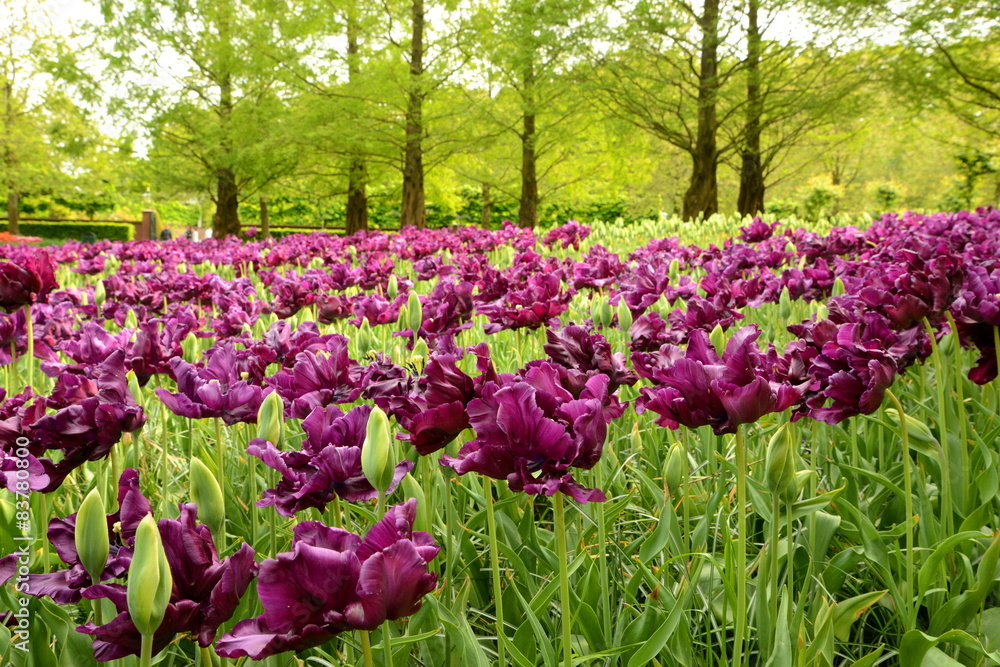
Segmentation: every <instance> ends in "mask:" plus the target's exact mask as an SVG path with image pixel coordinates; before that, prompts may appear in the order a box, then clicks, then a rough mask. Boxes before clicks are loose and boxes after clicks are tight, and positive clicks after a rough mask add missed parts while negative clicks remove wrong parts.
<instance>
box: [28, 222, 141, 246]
mask: <svg viewBox="0 0 1000 667" xmlns="http://www.w3.org/2000/svg"><path fill="white" fill-rule="evenodd" d="M18 233H19V234H23V235H26V236H40V237H42V238H43V239H73V240H76V241H79V240H80V239H82V238H83V237H84V236H85V235H87V234H93V235H94V236H95V237H96V238H97V239H98V240H100V239H107V240H109V241H131V240H132V239H133V238H135V227H133V226H132V225H130V224H128V223H121V222H86V221H81V222H22V223H21V224H20V228H19V232H18Z"/></svg>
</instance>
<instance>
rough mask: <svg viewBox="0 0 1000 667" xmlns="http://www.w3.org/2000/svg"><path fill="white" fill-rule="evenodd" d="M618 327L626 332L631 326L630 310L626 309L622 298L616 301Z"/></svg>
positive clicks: (626, 305)
mask: <svg viewBox="0 0 1000 667" xmlns="http://www.w3.org/2000/svg"><path fill="white" fill-rule="evenodd" d="M618 328H619V329H621V330H622V331H624V332H626V333H628V330H629V329H631V328H632V311H631V310H629V309H628V304H626V303H625V299H624V298H622V299H620V300H619V301H618Z"/></svg>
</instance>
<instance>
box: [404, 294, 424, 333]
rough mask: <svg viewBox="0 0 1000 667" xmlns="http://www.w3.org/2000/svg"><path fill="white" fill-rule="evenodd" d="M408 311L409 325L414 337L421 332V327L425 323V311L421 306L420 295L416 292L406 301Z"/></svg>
mask: <svg viewBox="0 0 1000 667" xmlns="http://www.w3.org/2000/svg"><path fill="white" fill-rule="evenodd" d="M406 311H407V315H408V319H407V324H408V325H409V327H410V329H411V330H412V331H413V333H414V335H416V333H417V332H418V331H420V325H421V324H423V323H424V309H423V307H422V306H421V305H420V295H419V294H417V293H416V292H410V296H409V298H408V299H407V300H406Z"/></svg>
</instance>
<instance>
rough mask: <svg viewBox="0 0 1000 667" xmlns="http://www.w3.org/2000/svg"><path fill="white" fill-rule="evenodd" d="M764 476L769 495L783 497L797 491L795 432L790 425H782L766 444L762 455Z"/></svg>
mask: <svg viewBox="0 0 1000 667" xmlns="http://www.w3.org/2000/svg"><path fill="white" fill-rule="evenodd" d="M764 475H765V479H764V481H765V483H766V484H767V490H768V491H770V492H771V493H774V494H777V495H780V496H782V497H785V496H786V495H788V494H789V493H791V492H792V490H796V491H797V487H796V486H795V432H794V430H793V428H792V426H791V425H790V424H784V425H783V426H782V427H781V428H779V429H778V430H777V431H776V432H775V433H774V435H772V436H771V441H770V442H769V443H768V444H767V453H766V454H765V455H764ZM789 487H791V489H790V488H789ZM796 495H797V494H796Z"/></svg>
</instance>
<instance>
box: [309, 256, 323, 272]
mask: <svg viewBox="0 0 1000 667" xmlns="http://www.w3.org/2000/svg"><path fill="white" fill-rule="evenodd" d="M309 268H310V269H322V268H323V258H322V257H313V258H312V259H310V260H309Z"/></svg>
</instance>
